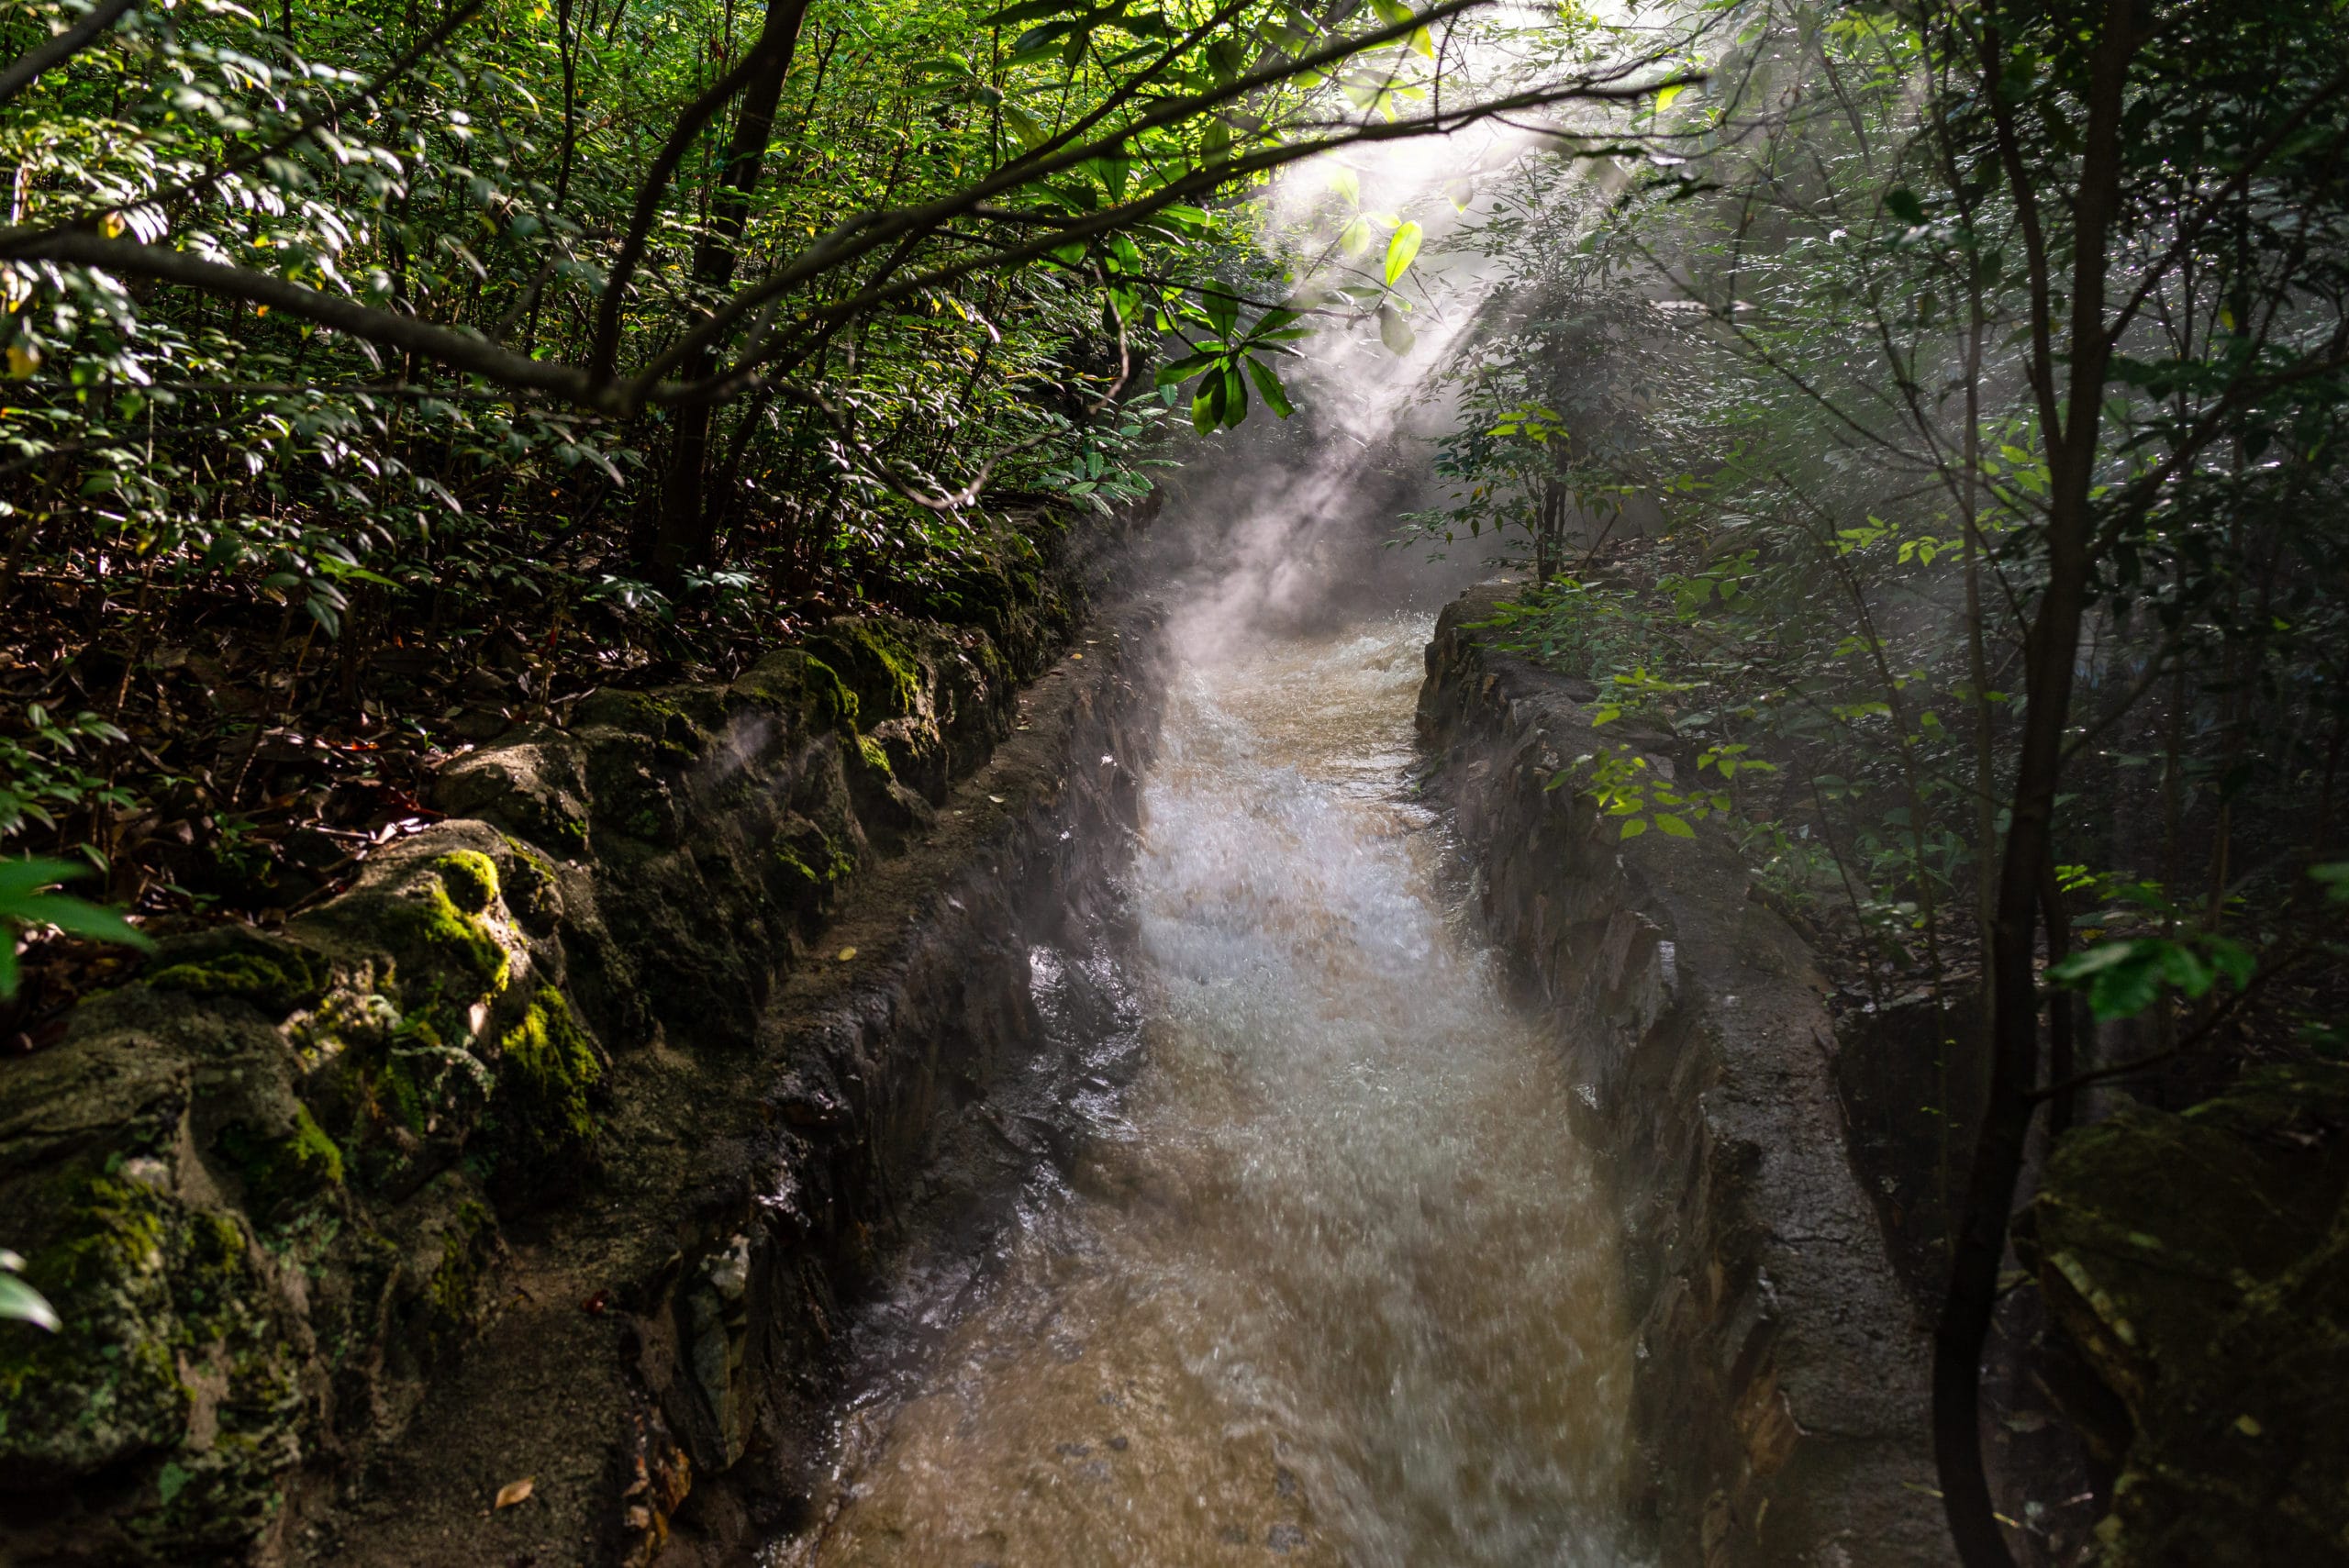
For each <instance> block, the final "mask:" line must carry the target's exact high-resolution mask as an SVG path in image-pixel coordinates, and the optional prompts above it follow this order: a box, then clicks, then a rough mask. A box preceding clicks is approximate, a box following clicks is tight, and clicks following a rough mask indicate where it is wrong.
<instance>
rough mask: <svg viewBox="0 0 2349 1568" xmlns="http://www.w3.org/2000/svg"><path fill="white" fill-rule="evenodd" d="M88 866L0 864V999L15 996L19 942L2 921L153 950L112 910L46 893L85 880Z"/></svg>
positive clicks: (32, 862)
mask: <svg viewBox="0 0 2349 1568" xmlns="http://www.w3.org/2000/svg"><path fill="white" fill-rule="evenodd" d="M90 871H91V868H90V867H88V866H86V865H76V864H74V863H73V862H71V861H0V999H5V998H6V997H9V996H13V995H16V994H17V938H16V933H15V932H14V931H13V930H11V929H8V926H7V925H6V922H8V921H16V922H18V923H21V924H24V925H28V926H55V927H56V928H58V929H60V930H62V931H69V932H72V934H73V935H75V936H82V937H91V938H95V940H99V941H106V942H116V943H118V944H120V945H121V946H124V947H134V948H139V949H140V950H142V951H151V950H152V949H153V947H154V945H155V944H154V942H153V941H152V940H150V939H149V938H148V936H147V934H146V933H145V932H144V931H141V930H139V929H138V928H137V927H136V926H133V925H132V924H130V922H129V921H128V920H126V919H124V918H123V917H122V916H121V915H120V914H118V913H117V912H116V911H114V910H112V909H106V908H102V907H100V906H97V905H95V904H91V903H88V902H85V901H84V900H83V899H79V898H69V897H67V896H66V895H63V894H61V893H51V892H48V891H45V890H46V889H48V888H50V887H52V886H54V885H55V884H58V883H61V882H69V881H71V880H72V879H73V878H75V877H77V876H87V875H88V874H89V873H90Z"/></svg>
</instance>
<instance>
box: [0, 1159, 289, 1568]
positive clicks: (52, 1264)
mask: <svg viewBox="0 0 2349 1568" xmlns="http://www.w3.org/2000/svg"><path fill="white" fill-rule="evenodd" d="M110 1165H111V1166H113V1167H116V1168H101V1169H99V1170H97V1171H94V1172H93V1171H85V1172H83V1173H81V1174H79V1175H75V1176H61V1178H59V1181H58V1184H57V1185H56V1186H55V1187H54V1188H53V1189H52V1192H51V1195H50V1199H49V1201H47V1202H46V1203H44V1204H42V1205H41V1206H40V1207H41V1208H42V1209H43V1213H42V1214H41V1215H40V1217H39V1222H38V1223H39V1229H40V1230H41V1232H42V1233H43V1240H41V1241H40V1242H39V1244H38V1245H37V1246H36V1248H35V1250H34V1251H33V1254H32V1257H31V1259H30V1261H29V1262H28V1265H27V1269H26V1276H27V1278H28V1280H29V1281H30V1282H31V1283H32V1284H33V1285H34V1286H35V1287H36V1288H38V1289H39V1290H40V1291H41V1292H42V1293H43V1294H44V1295H46V1296H48V1297H49V1299H50V1303H51V1304H52V1305H53V1306H54V1307H56V1308H57V1311H58V1315H59V1317H60V1318H61V1319H62V1327H61V1329H60V1330H59V1331H58V1332H57V1333H54V1334H44V1333H42V1332H40V1331H39V1330H38V1329H33V1328H32V1327H30V1326H29V1325H26V1324H18V1323H0V1464H6V1465H7V1466H8V1467H9V1469H10V1471H11V1473H12V1478H13V1479H14V1480H15V1481H17V1483H19V1484H23V1483H33V1484H40V1483H56V1482H63V1481H67V1480H71V1479H73V1478H75V1477H79V1476H83V1475H89V1474H93V1473H97V1472H99V1471H102V1470H103V1471H109V1472H112V1473H117V1474H124V1471H123V1469H122V1467H124V1466H126V1465H128V1464H134V1463H135V1464H138V1465H139V1466H140V1467H141V1468H140V1469H139V1470H138V1471H137V1472H134V1473H130V1474H129V1475H128V1476H127V1477H126V1478H135V1477H136V1476H140V1475H143V1477H144V1480H143V1481H140V1482H139V1485H140V1487H141V1495H140V1498H139V1502H137V1503H136V1504H134V1505H133V1506H132V1509H131V1512H130V1516H129V1518H128V1519H127V1520H126V1524H127V1526H128V1529H129V1530H130V1531H131V1533H132V1534H133V1536H135V1537H141V1538H145V1539H149V1540H155V1541H158V1542H161V1541H169V1542H170V1544H171V1550H172V1552H173V1553H174V1554H176V1555H175V1560H177V1561H186V1560H187V1554H189V1553H190V1552H193V1551H197V1550H198V1549H206V1550H217V1549H222V1548H228V1547H232V1546H235V1545H238V1544H240V1543H243V1542H246V1541H249V1540H252V1539H254V1538H255V1537H257V1536H258V1535H259V1534H261V1533H262V1530H263V1529H265V1528H266V1527H267V1525H268V1523H269V1520H270V1518H271V1517H272V1515H273V1512H274V1510H275V1508H276V1507H277V1504H278V1501H279V1496H280V1492H279V1483H280V1480H281V1478H282V1477H283V1476H284V1474H285V1473H286V1472H287V1471H289V1470H290V1469H291V1468H292V1467H293V1466H294V1465H295V1463H297V1462H299V1460H300V1457H301V1445H300V1440H299V1436H298V1433H299V1427H300V1422H301V1418H302V1417H303V1414H304V1407H303V1401H302V1397H301V1393H300V1388H299V1385H298V1383H297V1381H296V1376H295V1364H294V1350H293V1345H292V1341H291V1340H289V1338H288V1337H287V1336H286V1335H285V1334H284V1332H282V1330H281V1329H280V1327H279V1324H278V1321H277V1304H276V1301H275V1298H274V1296H273V1292H272V1288H271V1285H270V1283H269V1279H268V1276H267V1275H266V1273H264V1272H263V1270H262V1267H261V1266H260V1264H259V1262H258V1260H257V1258H256V1256H255V1253H254V1251H253V1247H252V1242H251V1240H250V1236H249V1235H248V1234H247V1232H246V1230H245V1229H244V1227H243V1226H242V1225H241V1224H239V1222H238V1221H237V1220H236V1219H235V1218H233V1217H232V1216H230V1215H228V1214H225V1213H221V1212H217V1211H214V1210H210V1209H205V1208H198V1207H191V1206H189V1205H187V1204H184V1203H183V1202H181V1201H180V1200H178V1199H177V1198H174V1197H173V1196H171V1195H169V1194H167V1193H165V1192H163V1191H162V1190H161V1186H160V1184H159V1183H160V1181H161V1177H162V1164H161V1162H160V1161H158V1160H153V1159H143V1160H137V1161H130V1162H123V1161H120V1160H117V1161H115V1162H110Z"/></svg>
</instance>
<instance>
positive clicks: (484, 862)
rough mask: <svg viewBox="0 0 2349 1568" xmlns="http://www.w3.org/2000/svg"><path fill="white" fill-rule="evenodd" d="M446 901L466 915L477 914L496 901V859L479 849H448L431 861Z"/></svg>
mask: <svg viewBox="0 0 2349 1568" xmlns="http://www.w3.org/2000/svg"><path fill="white" fill-rule="evenodd" d="M432 869H433V870H435V871H437V872H439V873H440V885H441V886H443V887H445V888H447V889H448V890H449V901H450V902H451V904H454V905H455V906H457V907H458V908H459V909H462V910H463V911H464V912H465V913H466V914H468V915H478V914H480V913H481V912H482V911H484V909H487V908H488V907H489V906H491V905H492V904H495V902H497V895H498V886H497V862H495V861H494V860H491V859H490V858H489V857H488V856H487V855H484V854H483V853H482V852H481V851H479V850H452V851H450V852H449V853H448V854H445V855H442V856H441V857H440V859H439V860H437V861H434V862H432Z"/></svg>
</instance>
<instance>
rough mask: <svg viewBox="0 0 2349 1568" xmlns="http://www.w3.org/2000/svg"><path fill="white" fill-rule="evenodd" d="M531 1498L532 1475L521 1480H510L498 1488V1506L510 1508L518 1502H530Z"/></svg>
mask: <svg viewBox="0 0 2349 1568" xmlns="http://www.w3.org/2000/svg"><path fill="white" fill-rule="evenodd" d="M529 1498H530V1477H529V1476H528V1475H525V1476H524V1477H522V1479H521V1480H519V1481H508V1482H507V1484H506V1485H503V1486H500V1487H499V1488H498V1489H497V1506H498V1507H501V1508H510V1507H513V1506H514V1505H515V1504H517V1503H526V1502H529Z"/></svg>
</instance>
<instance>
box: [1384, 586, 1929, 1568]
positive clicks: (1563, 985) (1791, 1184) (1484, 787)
mask: <svg viewBox="0 0 2349 1568" xmlns="http://www.w3.org/2000/svg"><path fill="white" fill-rule="evenodd" d="M1508 592H1509V589H1508V588H1507V587H1502V588H1491V587H1486V588H1480V589H1476V590H1472V591H1471V592H1470V593H1469V594H1467V595H1464V596H1463V597H1462V598H1460V599H1458V600H1456V601H1454V602H1453V604H1452V605H1450V606H1447V607H1446V608H1445V610H1444V611H1443V614H1442V618H1441V619H1440V621H1439V622H1438V625H1437V630H1436V635H1435V639H1434V640H1433V642H1431V644H1430V646H1429V648H1428V651H1427V682H1426V684H1425V686H1424V687H1423V688H1422V691H1421V694H1420V697H1419V730H1420V735H1421V739H1422V741H1423V742H1424V743H1425V744H1426V745H1427V746H1428V747H1429V748H1430V749H1431V751H1433V752H1434V753H1435V754H1436V755H1437V757H1438V758H1439V759H1440V760H1441V764H1442V765H1441V770H1440V772H1439V773H1438V774H1437V775H1436V777H1435V780H1434V787H1435V788H1436V789H1438V790H1439V791H1440V793H1441V794H1442V795H1443V797H1444V798H1446V799H1447V800H1448V801H1449V803H1450V804H1451V805H1452V806H1453V810H1454V813H1455V817H1456V824H1457V826H1456V830H1457V832H1458V834H1459V836H1460V840H1461V846H1462V850H1463V851H1464V856H1465V858H1466V860H1467V862H1469V863H1470V865H1471V866H1473V867H1475V868H1479V869H1478V870H1477V873H1476V874H1477V875H1478V877H1479V881H1480V885H1479V888H1478V894H1477V897H1476V900H1475V902H1476V904H1477V906H1478V909H1479V911H1480V914H1481V917H1482V918H1483V920H1484V922H1485V924H1486V929H1488V930H1489V931H1490V933H1491V935H1492V937H1493V940H1495V941H1496V942H1497V944H1498V946H1499V947H1500V948H1501V949H1502V951H1504V952H1506V953H1507V954H1508V957H1509V959H1510V960H1511V962H1512V963H1513V965H1514V967H1515V968H1516V971H1517V973H1518V977H1519V979H1520V984H1522V986H1523V988H1524V990H1525V993H1526V995H1527V1000H1528V1001H1529V1003H1530V1004H1531V1006H1535V1007H1537V1008H1539V1009H1540V1010H1541V1012H1542V1015H1543V1016H1544V1017H1545V1018H1547V1019H1548V1020H1550V1023H1551V1027H1552V1031H1553V1036H1554V1038H1556V1039H1557V1040H1561V1041H1562V1042H1564V1043H1563V1047H1562V1049H1563V1050H1564V1053H1565V1055H1566V1058H1567V1060H1568V1062H1570V1063H1571V1065H1572V1069H1573V1071H1574V1073H1575V1077H1576V1078H1577V1079H1578V1080H1579V1081H1580V1082H1579V1084H1578V1085H1577V1088H1578V1095H1579V1106H1580V1111H1579V1114H1578V1116H1577V1121H1578V1123H1579V1124H1580V1127H1579V1129H1578V1130H1579V1131H1580V1132H1581V1133H1582V1135H1583V1136H1584V1137H1585V1138H1586V1140H1588V1141H1589V1142H1591V1143H1592V1144H1593V1145H1594V1147H1596V1148H1598V1149H1599V1150H1600V1151H1603V1157H1604V1163H1603V1171H1604V1175H1605V1180H1606V1182H1607V1184H1608V1185H1609V1190H1610V1193H1611V1195H1612V1199H1613V1202H1614V1205H1615V1207H1616V1209H1617V1212H1618V1218H1619V1221H1620V1229H1621V1232H1622V1236H1623V1247H1624V1268H1625V1273H1626V1287H1625V1288H1626V1293H1627V1296H1628V1298H1629V1299H1628V1307H1627V1310H1628V1311H1629V1314H1630V1316H1631V1319H1632V1321H1633V1323H1634V1324H1635V1325H1636V1332H1637V1335H1638V1346H1637V1364H1636V1370H1635V1373H1634V1376H1633V1387H1632V1393H1631V1416H1630V1423H1631V1432H1632V1435H1633V1439H1634V1441H1635V1443H1636V1446H1637V1449H1638V1461H1637V1462H1636V1464H1635V1466H1634V1474H1633V1476H1632V1478H1631V1483H1630V1489H1631V1511H1632V1513H1633V1515H1634V1516H1635V1517H1636V1518H1640V1519H1642V1520H1643V1521H1644V1522H1645V1523H1646V1525H1647V1526H1648V1528H1649V1529H1651V1530H1652V1531H1653V1535H1654V1539H1655V1540H1656V1541H1657V1544H1658V1549H1659V1551H1660V1552H1661V1557H1662V1562H1664V1565H1665V1568H1682V1565H1688V1568H1733V1565H1743V1564H1749V1563H1750V1564H1771V1565H1776V1564H1786V1565H1788V1568H1792V1565H1794V1564H1811V1565H1816V1568H1907V1565H1909V1564H1917V1565H1920V1568H1921V1565H1925V1564H1942V1563H1946V1562H1952V1561H1954V1557H1953V1554H1952V1551H1951V1548H1950V1546H1949V1544H1948V1537H1947V1531H1946V1528H1945V1527H1944V1525H1943V1520H1942V1517H1941V1505H1940V1503H1939V1501H1938V1498H1937V1497H1936V1496H1935V1495H1934V1493H1933V1491H1932V1488H1933V1486H1934V1478H1933V1465H1932V1452H1931V1448H1930V1445H1929V1442H1928V1439H1927V1432H1928V1424H1927V1419H1926V1416H1927V1410H1928V1407H1929V1404H1930V1400H1929V1395H1928V1387H1927V1377H1928V1368H1929V1365H1930V1349H1929V1345H1928V1343H1927V1337H1926V1335H1925V1333H1924V1332H1923V1330H1922V1329H1921V1328H1920V1325H1919V1323H1918V1321H1917V1319H1916V1318H1915V1316H1914V1314H1913V1312H1912V1310H1911V1308H1910V1306H1909V1301H1908V1299H1907V1298H1906V1296H1905V1295H1904V1293H1903V1291H1902V1288H1901V1285H1900V1284H1899V1281H1898V1276H1897V1275H1896V1273H1895V1272H1894V1269H1893V1266H1892V1263H1891V1262H1890V1260H1889V1258H1888V1257H1887V1251H1886V1247H1885V1243H1884V1240H1883V1237H1882V1235H1881V1233H1880V1231H1879V1229H1878V1226H1877V1222H1876V1215H1875V1213H1874V1210H1873V1208H1872V1207H1871V1205H1870V1203H1869V1200H1868V1197H1867V1195H1866V1194H1865V1193H1864V1192H1863V1190H1862V1188H1861V1185H1860V1183H1859V1180H1858V1178H1857V1177H1856V1176H1855V1174H1854V1170H1853V1166H1852V1163H1851V1161H1850V1159H1849V1157H1848V1155H1847V1153H1846V1150H1845V1147H1844V1135H1843V1129H1842V1121H1841V1114H1840V1112H1839V1109H1838V1106H1837V1097H1836V1085H1835V1082H1834V1073H1833V1060H1832V1059H1833V1050H1834V1048H1833V1043H1832V1042H1833V1040H1834V1039H1835V1034H1834V1027H1833V1023H1832V1021H1831V1018H1830V1017H1829V1015H1828V1012H1827V1009H1826V1006H1825V994H1826V986H1825V984H1824V982H1823V981H1822V980H1821V979H1820V976H1819V974H1818V973H1817V971H1816V969H1815V967H1814V966H1813V964H1812V962H1811V959H1810V954H1809V951H1808V950H1807V949H1806V947H1805V946H1804V944H1803V942H1802V940H1801V939H1800V938H1799V937H1798V936H1797V934H1796V933H1795V932H1794V931H1793V930H1792V929H1790V928H1789V927H1788V926H1787V924H1786V923H1785V921H1784V920H1782V919H1781V918H1780V917H1778V916H1776V914H1773V913H1772V912H1770V911H1769V910H1768V909H1766V908H1765V907H1764V906H1762V905H1761V904H1759V903H1756V902H1752V901H1750V900H1749V898H1748V896H1747V892H1746V889H1747V878H1746V876H1745V873H1744V869H1743V867H1742V865H1740V864H1739V863H1738V862H1737V861H1736V860H1735V858H1734V856H1733V855H1732V854H1731V852H1730V851H1729V849H1728V847H1727V846H1726V845H1723V844H1720V843H1717V842H1715V841H1713V840H1711V839H1709V838H1707V837H1699V838H1698V839H1697V840H1693V841H1692V840H1670V839H1666V838H1664V836H1663V835H1661V834H1657V835H1650V836H1648V837H1645V838H1642V839H1636V840H1630V841H1627V842H1621V843H1618V842H1617V841H1615V836H1614V835H1613V834H1612V833H1602V832H1601V831H1600V825H1599V823H1598V817H1597V812H1596V809H1595V807H1594V806H1592V805H1591V803H1590V802H1589V801H1588V800H1587V799H1586V798H1584V797H1580V796H1577V795H1575V792H1573V791H1572V790H1568V789H1556V790H1553V789H1551V788H1550V787H1549V784H1550V781H1551V779H1552V778H1553V777H1554V776H1555V775H1556V774H1557V773H1559V772H1560V771H1562V770H1563V769H1564V768H1565V767H1566V766H1567V764H1568V763H1569V762H1571V760H1572V759H1574V758H1575V757H1576V756H1578V755H1581V754H1583V753H1585V752H1587V751H1595V750H1597V749H1598V745H1599V740H1598V739H1597V738H1594V736H1593V734H1592V727H1591V721H1590V711H1591V709H1590V706H1589V705H1590V703H1591V701H1592V699H1593V698H1594V696H1595V695H1596V694H1595V693H1594V692H1593V691H1592V689H1591V688H1590V687H1589V685H1588V684H1587V683H1580V682H1575V681H1573V680H1570V679H1568V678H1566V677H1563V676H1559V675H1555V674H1553V673H1549V672H1547V671H1544V670H1542V669H1541V668H1539V667H1537V666H1535V665H1533V664H1531V663H1530V662H1527V661H1525V660H1522V659H1519V658H1516V657H1514V656H1512V655H1509V654H1506V653H1503V652H1500V651H1497V650H1496V649H1494V648H1492V647H1489V646H1487V645H1486V643H1485V642H1484V641H1482V640H1481V639H1480V638H1479V636H1478V634H1477V632H1476V631H1475V629H1474V628H1475V626H1476V624H1477V623H1478V622H1482V621H1486V620H1489V619H1490V618H1491V617H1492V616H1493V614H1494V606H1496V604H1497V602H1498V601H1499V600H1501V599H1503V598H1505V597H1507V596H1508ZM1651 765H1652V766H1658V767H1660V768H1664V769H1668V768H1669V766H1670V763H1669V762H1668V761H1665V760H1664V759H1652V760H1651ZM1667 776H1668V774H1667Z"/></svg>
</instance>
